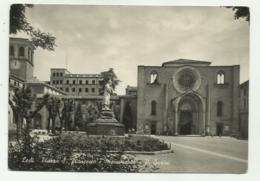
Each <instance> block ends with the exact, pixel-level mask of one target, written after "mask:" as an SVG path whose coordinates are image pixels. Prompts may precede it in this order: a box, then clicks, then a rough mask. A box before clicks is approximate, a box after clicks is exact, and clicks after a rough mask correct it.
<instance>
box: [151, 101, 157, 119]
mask: <svg viewBox="0 0 260 181" xmlns="http://www.w3.org/2000/svg"><path fill="white" fill-rule="evenodd" d="M156 104H157V103H156V101H152V102H151V115H153V116H154V115H156Z"/></svg>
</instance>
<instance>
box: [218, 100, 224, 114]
mask: <svg viewBox="0 0 260 181" xmlns="http://www.w3.org/2000/svg"><path fill="white" fill-rule="evenodd" d="M222 115H223V102H222V101H218V103H217V116H218V117H220V116H222Z"/></svg>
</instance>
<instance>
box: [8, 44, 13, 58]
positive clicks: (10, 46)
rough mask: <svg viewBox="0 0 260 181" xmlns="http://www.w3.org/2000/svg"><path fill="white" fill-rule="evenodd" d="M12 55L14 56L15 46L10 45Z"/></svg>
mask: <svg viewBox="0 0 260 181" xmlns="http://www.w3.org/2000/svg"><path fill="white" fill-rule="evenodd" d="M9 55H10V56H14V47H13V46H10V52H9Z"/></svg>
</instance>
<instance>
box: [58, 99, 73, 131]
mask: <svg viewBox="0 0 260 181" xmlns="http://www.w3.org/2000/svg"><path fill="white" fill-rule="evenodd" d="M63 104H64V105H63V108H62V116H61V127H62V129H63V126H64V128H65V131H68V130H71V129H72V128H71V123H72V117H71V115H72V112H73V110H74V107H75V104H74V102H73V100H70V99H65V100H63Z"/></svg>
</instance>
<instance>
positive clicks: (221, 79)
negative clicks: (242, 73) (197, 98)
mask: <svg viewBox="0 0 260 181" xmlns="http://www.w3.org/2000/svg"><path fill="white" fill-rule="evenodd" d="M224 83H225V74H224V72H223V71H219V72H218V74H217V84H224Z"/></svg>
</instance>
